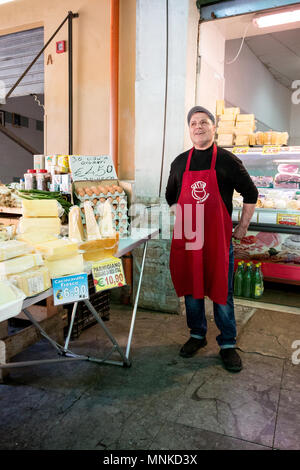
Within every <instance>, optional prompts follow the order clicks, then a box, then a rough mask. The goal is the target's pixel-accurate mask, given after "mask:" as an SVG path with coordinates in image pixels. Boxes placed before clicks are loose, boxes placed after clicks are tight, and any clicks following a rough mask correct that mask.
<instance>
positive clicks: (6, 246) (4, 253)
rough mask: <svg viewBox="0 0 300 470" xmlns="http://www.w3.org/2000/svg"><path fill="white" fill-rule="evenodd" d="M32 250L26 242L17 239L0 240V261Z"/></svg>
mask: <svg viewBox="0 0 300 470" xmlns="http://www.w3.org/2000/svg"><path fill="white" fill-rule="evenodd" d="M31 251H32V250H31V248H30V246H28V245H27V243H25V242H22V241H19V240H7V241H4V242H0V261H5V260H7V259H11V258H15V257H16V256H21V255H26V254H28V253H30V252H31Z"/></svg>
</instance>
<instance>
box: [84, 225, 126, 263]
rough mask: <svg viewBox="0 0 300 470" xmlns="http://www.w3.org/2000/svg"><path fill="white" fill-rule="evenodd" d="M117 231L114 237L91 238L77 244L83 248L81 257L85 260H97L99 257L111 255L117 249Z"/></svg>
mask: <svg viewBox="0 0 300 470" xmlns="http://www.w3.org/2000/svg"><path fill="white" fill-rule="evenodd" d="M118 246H119V233H118V232H116V233H115V236H114V237H108V238H102V239H101V240H91V241H88V242H84V243H82V244H81V245H79V248H80V250H83V252H84V253H83V259H84V260H85V261H99V260H100V259H104V258H107V257H108V256H113V255H114V254H115V253H116V252H117V251H118Z"/></svg>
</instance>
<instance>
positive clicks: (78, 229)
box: [69, 206, 84, 243]
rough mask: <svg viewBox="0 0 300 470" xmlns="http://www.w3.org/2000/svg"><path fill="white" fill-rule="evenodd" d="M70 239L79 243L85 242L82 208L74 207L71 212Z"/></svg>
mask: <svg viewBox="0 0 300 470" xmlns="http://www.w3.org/2000/svg"><path fill="white" fill-rule="evenodd" d="M69 239H70V240H72V241H76V242H78V243H80V242H83V240H84V230H83V225H82V219H81V215H80V208H79V207H78V206H72V207H71V208H70V212H69Z"/></svg>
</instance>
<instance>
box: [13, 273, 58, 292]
mask: <svg viewBox="0 0 300 470" xmlns="http://www.w3.org/2000/svg"><path fill="white" fill-rule="evenodd" d="M9 280H10V281H11V282H13V283H14V284H15V285H16V286H17V287H18V288H19V289H21V290H22V291H23V292H24V294H25V295H26V297H31V296H32V295H36V294H39V293H40V292H43V291H44V290H47V289H49V288H50V287H51V279H50V275H49V271H48V269H47V268H46V266H40V267H39V268H34V269H30V270H29V271H25V272H23V273H18V274H12V275H11V276H9Z"/></svg>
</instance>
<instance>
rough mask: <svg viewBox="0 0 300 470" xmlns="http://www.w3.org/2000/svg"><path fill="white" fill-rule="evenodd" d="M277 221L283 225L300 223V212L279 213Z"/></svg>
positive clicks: (297, 224)
mask: <svg viewBox="0 0 300 470" xmlns="http://www.w3.org/2000/svg"><path fill="white" fill-rule="evenodd" d="M277 223H278V224H281V225H294V226H295V225H296V226H299V225H300V215H298V214H277Z"/></svg>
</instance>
